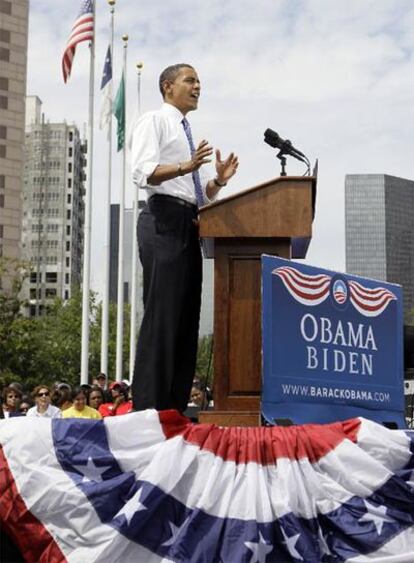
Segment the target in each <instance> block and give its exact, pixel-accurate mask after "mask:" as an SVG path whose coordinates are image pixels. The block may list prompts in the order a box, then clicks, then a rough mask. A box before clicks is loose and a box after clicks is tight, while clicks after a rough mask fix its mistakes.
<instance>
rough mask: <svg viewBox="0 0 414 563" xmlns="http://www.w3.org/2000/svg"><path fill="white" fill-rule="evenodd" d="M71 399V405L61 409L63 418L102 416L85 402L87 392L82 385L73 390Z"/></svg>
mask: <svg viewBox="0 0 414 563" xmlns="http://www.w3.org/2000/svg"><path fill="white" fill-rule="evenodd" d="M72 401H73V404H72V406H71V407H69V408H68V409H66V410H64V411H63V413H62V416H63V418H102V416H101V415H100V414H99V412H98V411H97V410H96V409H93V408H92V407H89V406H88V405H87V404H86V401H87V392H86V391H85V389H82V387H77V388H76V389H74V390H73V392H72Z"/></svg>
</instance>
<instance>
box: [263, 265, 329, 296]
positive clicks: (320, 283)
mask: <svg viewBox="0 0 414 563" xmlns="http://www.w3.org/2000/svg"><path fill="white" fill-rule="evenodd" d="M272 274H275V275H276V276H279V277H280V278H281V279H282V281H283V284H284V286H285V287H286V289H287V290H288V291H289V293H290V294H291V296H292V297H293V298H294V299H296V301H299V303H301V304H302V305H319V304H320V303H323V301H325V299H326V298H327V297H328V295H329V284H330V283H331V277H330V276H328V275H326V274H317V275H313V276H311V275H306V274H303V273H302V272H300V271H299V270H297V269H296V268H292V267H290V266H282V267H281V268H276V269H275V270H273V272H272Z"/></svg>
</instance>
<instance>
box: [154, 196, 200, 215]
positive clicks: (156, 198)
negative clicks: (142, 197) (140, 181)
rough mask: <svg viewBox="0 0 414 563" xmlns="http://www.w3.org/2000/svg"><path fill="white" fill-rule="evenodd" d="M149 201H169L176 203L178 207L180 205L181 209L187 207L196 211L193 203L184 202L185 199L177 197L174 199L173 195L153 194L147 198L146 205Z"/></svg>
mask: <svg viewBox="0 0 414 563" xmlns="http://www.w3.org/2000/svg"><path fill="white" fill-rule="evenodd" d="M150 201H171V202H172V203H177V204H178V205H182V206H183V207H188V208H189V209H192V210H193V211H197V210H198V208H197V205H195V204H194V203H190V202H189V201H185V199H181V198H179V197H174V196H173V195H167V194H154V195H152V196H151V197H150V198H149V200H148V203H149V202H150Z"/></svg>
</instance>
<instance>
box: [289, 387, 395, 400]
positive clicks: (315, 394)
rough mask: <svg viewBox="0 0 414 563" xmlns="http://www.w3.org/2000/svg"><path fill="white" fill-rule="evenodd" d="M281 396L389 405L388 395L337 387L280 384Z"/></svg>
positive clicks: (389, 397) (379, 392) (389, 398)
mask: <svg viewBox="0 0 414 563" xmlns="http://www.w3.org/2000/svg"><path fill="white" fill-rule="evenodd" d="M282 393H283V395H291V396H296V397H309V398H315V399H340V400H341V399H342V400H348V401H349V400H352V401H372V402H374V403H390V402H391V396H390V394H389V393H385V392H381V391H367V390H360V389H346V388H345V389H340V388H337V387H325V386H323V385H293V384H291V383H285V384H282Z"/></svg>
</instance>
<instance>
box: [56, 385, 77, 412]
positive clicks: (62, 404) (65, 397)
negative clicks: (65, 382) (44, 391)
mask: <svg viewBox="0 0 414 563" xmlns="http://www.w3.org/2000/svg"><path fill="white" fill-rule="evenodd" d="M52 405H55V407H58V408H59V409H60V410H61V411H65V410H66V409H68V408H69V407H71V406H72V391H71V389H68V388H66V387H62V389H55V390H54V391H53V393H52Z"/></svg>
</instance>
